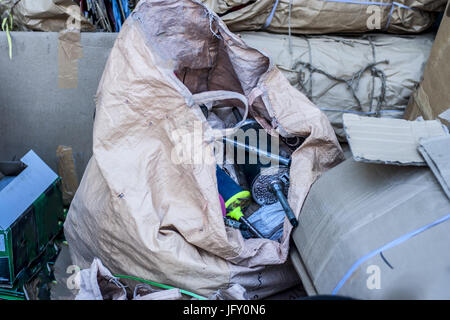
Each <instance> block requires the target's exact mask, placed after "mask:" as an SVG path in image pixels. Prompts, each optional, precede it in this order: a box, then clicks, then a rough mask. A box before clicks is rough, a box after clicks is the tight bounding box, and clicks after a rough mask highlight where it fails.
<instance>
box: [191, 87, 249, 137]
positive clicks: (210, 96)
mask: <svg viewBox="0 0 450 320" xmlns="http://www.w3.org/2000/svg"><path fill="white" fill-rule="evenodd" d="M230 99H237V100H240V101H242V103H243V104H244V106H245V112H244V116H243V117H242V120H241V121H239V122H238V123H237V124H236V125H235V126H234V127H233V128H228V129H220V130H219V129H213V133H214V137H215V138H222V137H224V136H230V135H233V134H235V133H236V131H237V130H238V129H239V128H240V127H241V126H242V125H243V124H244V122H245V121H246V120H247V117H248V100H247V98H246V97H245V96H244V95H242V94H240V93H237V92H233V91H226V90H217V91H206V92H201V93H196V94H193V95H192V100H191V102H192V104H191V106H192V105H200V104H207V103H209V102H214V101H218V100H230Z"/></svg>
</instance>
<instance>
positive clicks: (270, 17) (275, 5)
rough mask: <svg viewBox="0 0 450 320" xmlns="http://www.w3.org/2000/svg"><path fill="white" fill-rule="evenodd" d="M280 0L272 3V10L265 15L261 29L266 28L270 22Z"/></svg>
mask: <svg viewBox="0 0 450 320" xmlns="http://www.w3.org/2000/svg"><path fill="white" fill-rule="evenodd" d="M279 2H280V0H276V1H275V4H274V5H273V8H272V11H271V12H270V14H269V16H268V17H267V20H266V23H264V25H263V27H262V28H263V29H266V28H267V27H268V26H270V24H271V23H272V19H273V16H274V15H275V11H276V10H277V7H278V3H279Z"/></svg>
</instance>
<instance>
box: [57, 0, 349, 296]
mask: <svg viewBox="0 0 450 320" xmlns="http://www.w3.org/2000/svg"><path fill="white" fill-rule="evenodd" d="M224 99H225V100H227V99H228V100H229V101H237V100H236V99H239V100H240V101H241V103H239V104H238V105H239V107H240V108H242V109H241V110H244V108H245V106H248V107H249V114H250V115H251V116H253V117H254V118H256V119H258V121H260V122H261V124H263V125H264V126H266V127H267V126H270V129H273V130H272V134H278V133H282V134H290V135H294V136H295V135H299V136H305V137H307V139H306V141H305V142H304V144H303V145H302V146H301V147H300V148H299V149H298V150H296V151H295V152H294V153H293V155H292V166H291V170H290V178H291V187H290V191H289V202H290V204H291V206H292V208H293V211H294V212H295V213H296V214H297V215H298V214H299V212H300V209H301V207H302V204H303V201H304V199H305V197H306V194H307V193H308V190H309V188H310V186H311V184H312V183H313V182H314V181H315V180H316V179H317V177H318V176H319V175H320V174H321V173H322V172H324V171H325V170H326V169H328V168H330V167H333V166H334V165H336V164H337V163H339V162H340V161H341V160H342V158H343V154H342V150H341V149H340V147H339V144H338V142H337V139H336V136H335V134H334V132H333V129H332V127H331V125H330V123H329V122H328V120H327V118H326V116H325V115H324V114H323V113H322V112H321V111H320V110H319V109H317V108H316V107H315V106H314V105H313V104H312V103H311V102H309V101H308V99H307V98H306V97H305V96H304V95H303V94H301V93H300V92H299V91H298V90H296V89H294V88H293V87H291V86H290V85H289V82H288V81H287V80H286V79H285V78H284V77H283V75H282V74H281V73H280V71H279V70H278V69H277V68H276V67H275V66H274V65H273V63H272V62H271V61H270V59H269V57H267V56H265V55H264V54H262V53H261V52H259V51H257V50H255V49H252V48H251V47H249V46H247V45H246V44H245V43H244V42H243V41H242V40H241V39H240V38H239V37H237V36H236V35H234V34H232V33H231V32H230V31H229V30H228V28H227V27H226V26H225V24H224V23H223V22H222V21H220V19H219V18H218V17H217V16H216V15H215V14H214V13H212V12H209V11H208V10H207V8H206V7H204V6H203V5H202V4H201V3H199V2H197V1H193V0H183V1H179V0H167V1H156V0H154V1H151V0H143V1H141V2H140V3H139V5H138V7H137V8H136V10H135V11H134V13H133V14H132V16H131V17H130V18H129V19H128V20H127V22H126V23H125V25H124V28H123V29H122V31H121V32H120V34H119V36H118V38H117V40H116V42H115V45H114V47H113V49H112V51H111V55H110V57H109V60H108V62H107V65H106V68H105V71H104V74H103V77H102V79H101V82H100V85H99V88H98V92H97V109H96V119H95V124H94V137H93V138H94V139H93V140H94V147H93V148H94V154H93V157H92V158H91V160H90V162H89V164H88V167H87V169H86V172H85V174H84V177H83V179H82V181H81V184H80V187H79V189H78V191H77V193H76V195H75V198H74V200H73V201H72V205H71V208H70V210H69V213H68V217H67V221H66V223H65V235H66V238H67V240H68V242H69V246H70V248H71V250H70V251H71V254H72V259H73V261H74V263H75V264H77V265H78V266H80V267H81V268H87V267H88V266H89V265H90V263H91V262H92V260H93V259H94V257H98V258H99V259H101V261H102V262H103V263H104V265H105V266H106V267H107V268H108V269H110V270H111V272H112V273H113V274H125V275H131V276H137V277H140V278H143V279H147V280H151V281H156V282H160V283H164V284H168V285H172V286H175V287H177V288H181V289H187V290H191V291H193V292H195V293H198V294H202V295H204V296H209V295H211V294H212V293H213V292H215V291H216V290H218V288H227V287H229V285H230V284H232V283H237V284H240V285H242V286H243V287H244V288H245V289H246V290H247V292H248V293H249V296H250V297H251V298H254V299H256V298H263V297H266V296H268V295H270V294H273V293H275V292H278V291H281V290H284V289H286V288H289V287H291V286H293V285H295V284H297V283H298V281H299V279H298V276H297V275H296V274H295V272H294V271H293V269H292V267H291V265H290V264H289V263H285V262H286V260H287V256H288V249H289V235H290V232H291V226H290V224H289V223H288V222H287V220H286V221H285V226H284V235H283V237H282V239H281V241H280V242H276V241H271V240H268V239H249V240H244V238H243V237H242V235H241V233H240V231H239V230H236V229H231V228H227V227H225V225H224V221H223V216H222V212H221V205H220V202H219V195H218V190H217V182H216V164H215V162H208V161H200V162H199V163H197V162H193V163H187V162H184V161H178V160H179V159H178V158H177V157H178V153H177V152H175V150H180V149H181V151H183V152H184V151H186V150H185V149H187V148H188V147H187V145H185V144H184V143H183V142H182V140H180V138H179V135H177V134H174V133H177V132H179V131H180V130H181V131H185V132H187V133H192V132H195V131H196V130H197V129H198V124H200V127H201V129H202V130H200V134H199V138H198V139H194V140H193V142H192V143H193V144H194V147H195V148H196V149H195V150H200V151H201V152H203V153H204V154H205V155H209V156H213V152H214V145H215V143H214V141H217V140H218V141H221V136H222V134H230V133H232V132H234V129H225V130H224V131H219V130H217V129H214V128H212V127H211V126H210V125H209V123H208V122H207V121H206V119H205V117H204V116H203V113H202V111H201V109H200V107H199V104H201V103H205V104H208V103H209V102H211V101H213V100H216V101H218V100H224ZM230 99H231V100H230ZM247 101H248V104H247ZM243 113H244V114H245V113H246V112H245V111H244V112H243ZM244 118H245V116H244ZM238 125H239V124H238Z"/></svg>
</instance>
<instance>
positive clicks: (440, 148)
mask: <svg viewBox="0 0 450 320" xmlns="http://www.w3.org/2000/svg"><path fill="white" fill-rule="evenodd" d="M419 151H420V153H421V154H422V156H423V158H424V159H425V161H426V162H427V164H428V166H429V167H430V168H431V171H433V173H434V175H435V176H436V179H438V181H439V183H440V184H441V186H442V189H444V192H445V193H446V194H447V197H449V198H450V136H444V137H437V138H431V139H427V140H421V141H420V146H419Z"/></svg>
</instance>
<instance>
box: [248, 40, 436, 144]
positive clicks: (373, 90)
mask: <svg viewBox="0 0 450 320" xmlns="http://www.w3.org/2000/svg"><path fill="white" fill-rule="evenodd" d="M240 35H241V37H242V39H243V40H244V41H245V42H246V43H247V44H249V45H251V46H252V47H254V48H257V49H259V50H261V51H263V52H265V53H267V54H269V55H270V56H271V57H272V58H273V60H274V62H275V64H276V65H277V66H278V68H279V69H280V70H281V71H282V72H283V74H284V76H285V77H286V78H287V79H288V80H289V81H290V83H291V85H293V86H294V87H296V88H298V89H299V90H301V91H302V92H303V93H305V94H306V95H307V96H308V97H309V99H310V100H311V101H312V102H313V103H315V104H316V105H317V106H318V107H319V108H321V109H322V111H324V112H325V114H326V115H327V116H328V119H329V120H330V122H331V124H332V125H333V127H334V129H335V131H336V134H337V135H338V137H339V138H340V139H341V140H343V141H344V140H345V133H344V130H343V125H342V114H343V112H350V113H358V114H361V115H368V116H382V117H395V118H403V115H404V112H405V109H406V107H407V105H408V101H409V98H410V96H411V94H412V93H413V92H414V90H415V88H416V87H417V86H418V84H419V83H420V80H421V78H422V75H423V71H424V68H425V65H426V63H427V60H428V57H429V55H430V51H431V47H432V44H433V35H431V34H424V35H417V36H416V35H414V36H393V35H385V34H373V35H370V36H369V35H367V36H364V37H330V36H314V37H295V36H292V37H288V36H285V35H278V34H270V33H266V32H242V33H240Z"/></svg>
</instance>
